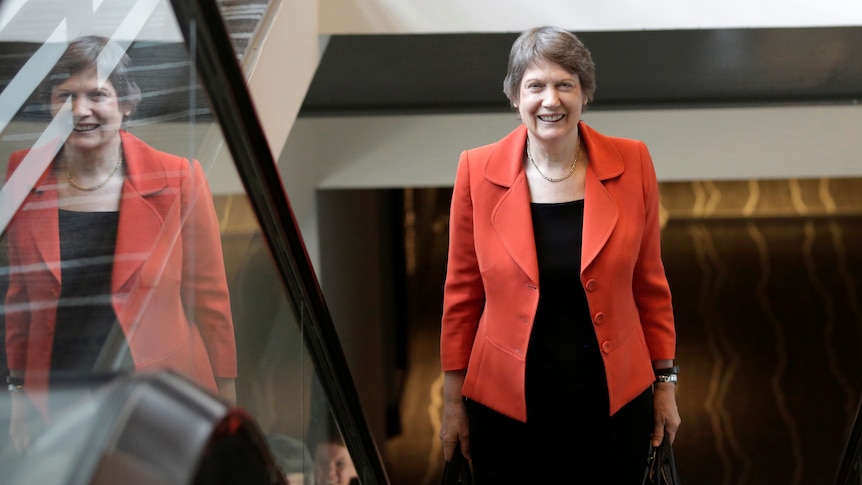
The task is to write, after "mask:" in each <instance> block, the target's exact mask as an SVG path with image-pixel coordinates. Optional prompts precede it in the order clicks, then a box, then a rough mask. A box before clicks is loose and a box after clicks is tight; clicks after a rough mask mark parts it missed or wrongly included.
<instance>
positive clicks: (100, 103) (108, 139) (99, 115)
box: [51, 69, 129, 151]
mask: <svg viewBox="0 0 862 485" xmlns="http://www.w3.org/2000/svg"><path fill="white" fill-rule="evenodd" d="M65 109H69V110H71V111H72V133H71V134H70V135H69V138H68V139H67V140H66V145H67V146H69V147H71V148H75V149H79V150H87V151H93V150H108V149H115V148H116V143H115V140H116V138H117V136H118V134H119V131H120V127H121V126H122V123H123V117H124V116H127V115H128V114H129V110H128V109H127V108H124V107H122V106H121V105H120V103H119V100H118V99H117V93H116V91H114V86H113V85H111V81H109V80H106V81H105V82H104V84H102V85H99V79H98V76H97V74H96V70H95V69H88V70H86V71H81V72H78V73H75V74H72V75H71V76H70V77H69V79H67V80H65V81H63V82H62V83H61V84H58V85H56V86H54V88H53V89H51V114H52V115H54V116H57V114H58V113H60V112H61V111H62V110H65Z"/></svg>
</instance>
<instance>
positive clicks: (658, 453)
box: [643, 436, 680, 485]
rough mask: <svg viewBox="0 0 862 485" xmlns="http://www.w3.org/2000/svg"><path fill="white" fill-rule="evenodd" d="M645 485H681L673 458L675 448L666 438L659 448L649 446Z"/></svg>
mask: <svg viewBox="0 0 862 485" xmlns="http://www.w3.org/2000/svg"><path fill="white" fill-rule="evenodd" d="M643 485H680V481H679V474H677V472H676V461H675V460H674V458H673V446H672V445H671V443H670V439H668V438H667V436H665V438H664V439H663V440H661V444H660V445H659V446H658V448H655V447H653V445H652V443H650V446H649V454H648V456H647V464H646V470H645V471H644V479H643Z"/></svg>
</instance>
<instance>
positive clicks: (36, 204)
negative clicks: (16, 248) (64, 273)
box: [19, 169, 61, 283]
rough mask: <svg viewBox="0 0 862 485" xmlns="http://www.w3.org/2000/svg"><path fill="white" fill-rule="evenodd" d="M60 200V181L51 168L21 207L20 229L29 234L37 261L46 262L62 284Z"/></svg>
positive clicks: (55, 277)
mask: <svg viewBox="0 0 862 485" xmlns="http://www.w3.org/2000/svg"><path fill="white" fill-rule="evenodd" d="M58 200H59V194H58V192H57V178H56V177H55V176H54V173H53V172H52V171H51V169H48V171H47V172H46V175H45V176H43V177H42V178H41V179H40V180H39V184H38V185H37V186H36V187H35V188H34V189H33V190H32V191H31V193H30V196H29V197H28V198H27V199H26V200H25V202H24V204H23V205H22V206H21V209H20V210H21V211H23V214H21V215H22V216H24V217H22V220H21V223H20V224H19V226H20V227H21V230H24V231H27V233H29V236H28V237H29V238H30V239H31V242H32V243H33V244H34V245H35V247H36V250H37V251H38V253H39V258H38V260H41V261H44V262H45V264H46V266H47V267H48V269H49V270H50V271H51V274H52V275H54V279H55V280H56V281H57V282H58V283H59V282H60V281H61V278H60V214H59V212H58V210H59V209H58V206H57V204H58ZM25 247H26V246H25ZM22 250H23V248H22Z"/></svg>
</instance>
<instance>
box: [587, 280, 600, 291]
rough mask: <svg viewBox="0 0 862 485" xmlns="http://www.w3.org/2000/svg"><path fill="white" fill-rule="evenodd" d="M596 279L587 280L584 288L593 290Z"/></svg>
mask: <svg viewBox="0 0 862 485" xmlns="http://www.w3.org/2000/svg"><path fill="white" fill-rule="evenodd" d="M597 284H598V283H596V280H588V281H587V284H585V285H584V289H585V290H587V291H594V290H595V289H596V285H597Z"/></svg>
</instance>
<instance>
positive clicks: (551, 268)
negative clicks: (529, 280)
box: [526, 200, 606, 419]
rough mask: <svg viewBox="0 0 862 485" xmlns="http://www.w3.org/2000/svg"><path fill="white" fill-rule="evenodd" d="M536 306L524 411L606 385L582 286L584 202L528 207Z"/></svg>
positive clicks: (528, 351)
mask: <svg viewBox="0 0 862 485" xmlns="http://www.w3.org/2000/svg"><path fill="white" fill-rule="evenodd" d="M531 210H532V215H533V232H534V236H535V239H536V254H537V256H538V260H539V308H538V311H537V312H536V320H535V322H534V323H533V330H532V334H531V335H530V346H529V348H528V350H527V382H526V386H527V388H526V390H527V411H528V419H529V414H530V411H531V408H532V411H533V412H534V413H535V412H536V410H537V409H542V408H545V405H546V404H551V403H555V402H558V403H564V402H569V403H570V402H571V399H573V398H576V397H577V396H578V395H580V394H583V393H584V391H585V390H587V389H590V390H593V389H598V388H602V387H604V386H606V384H605V377H604V365H603V363H602V359H601V354H600V353H599V350H598V344H597V343H596V334H595V330H594V329H593V325H592V321H591V319H590V311H589V307H588V305H587V297H586V294H585V292H584V287H583V285H582V284H581V279H580V268H581V246H582V244H581V236H582V231H583V222H584V201H583V200H576V201H572V202H562V203H554V204H536V203H534V204H531Z"/></svg>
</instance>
